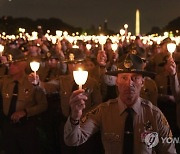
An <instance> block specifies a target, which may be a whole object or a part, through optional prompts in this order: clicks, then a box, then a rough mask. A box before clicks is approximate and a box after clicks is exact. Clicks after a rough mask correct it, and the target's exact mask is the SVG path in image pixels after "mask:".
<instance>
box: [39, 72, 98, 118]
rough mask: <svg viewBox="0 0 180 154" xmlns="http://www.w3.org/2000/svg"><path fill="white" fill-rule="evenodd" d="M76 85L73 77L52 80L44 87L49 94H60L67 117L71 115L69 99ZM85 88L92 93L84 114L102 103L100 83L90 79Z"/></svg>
mask: <svg viewBox="0 0 180 154" xmlns="http://www.w3.org/2000/svg"><path fill="white" fill-rule="evenodd" d="M73 84H74V79H73V76H72V75H64V76H60V77H59V78H58V79H57V80H52V81H50V82H47V83H43V86H44V88H45V90H46V92H47V93H51V92H59V93H60V98H61V109H62V113H63V115H64V116H65V117H68V116H69V114H70V106H69V99H70V96H71V94H72V87H73ZM83 88H84V89H85V88H90V89H92V90H93V91H92V93H91V94H90V95H89V96H88V100H87V101H86V108H85V110H84V112H87V111H89V110H90V109H91V108H92V107H94V106H96V105H98V104H100V102H102V98H101V93H100V87H99V84H98V82H97V81H96V80H95V79H93V78H91V77H88V79H87V81H86V83H85V84H84V85H83Z"/></svg>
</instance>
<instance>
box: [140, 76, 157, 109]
mask: <svg viewBox="0 0 180 154" xmlns="http://www.w3.org/2000/svg"><path fill="white" fill-rule="evenodd" d="M140 96H141V97H142V98H144V99H147V100H149V101H150V102H151V103H152V104H153V105H156V106H157V98H158V88H157V86H156V82H155V81H154V80H153V79H151V78H150V77H144V85H143V87H142V88H141V93H140Z"/></svg>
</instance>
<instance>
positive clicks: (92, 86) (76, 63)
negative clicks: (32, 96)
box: [30, 48, 102, 154]
mask: <svg viewBox="0 0 180 154" xmlns="http://www.w3.org/2000/svg"><path fill="white" fill-rule="evenodd" d="M84 58H85V55H84V54H83V52H82V51H81V50H79V49H75V48H72V49H70V50H69V51H68V54H67V57H66V59H65V60H64V62H66V63H67V64H68V74H67V75H62V76H60V77H58V78H57V79H54V80H51V81H49V82H40V86H41V87H43V88H44V90H45V91H46V93H49V94H50V93H52V92H58V93H59V95H60V114H61V122H60V131H59V132H60V142H61V143H60V144H61V153H63V154H64V153H67V154H71V153H73V154H74V153H83V151H84V150H85V149H87V148H89V149H90V150H89V153H92V151H91V150H95V151H96V150H99V149H97V148H95V149H93V146H90V147H91V148H90V147H89V145H86V144H84V145H83V147H82V148H70V147H68V146H66V145H65V144H64V139H63V132H64V124H65V122H66V120H67V118H68V116H69V115H70V106H69V99H70V96H71V94H72V91H73V90H76V89H78V85H77V84H76V83H75V82H74V78H73V71H74V70H77V68H78V67H81V68H83V67H84V64H83V61H84ZM83 69H84V68H83ZM31 77H32V78H33V74H31V75H30V78H31ZM83 88H84V89H86V92H87V97H88V98H89V100H88V101H86V105H87V108H86V110H84V111H83V114H85V113H86V112H88V111H89V110H90V109H91V108H94V107H95V106H97V105H98V104H99V103H100V102H101V101H102V99H101V94H100V88H99V84H98V82H97V81H96V80H95V79H94V78H92V77H88V79H87V82H86V83H85V84H84V85H83ZM95 138H97V137H96V136H95ZM96 140H97V139H92V141H91V142H90V143H88V144H93V145H95V146H96V143H97V142H96ZM93 142H94V143H93ZM97 153H99V152H97Z"/></svg>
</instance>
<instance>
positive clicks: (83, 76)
mask: <svg viewBox="0 0 180 154" xmlns="http://www.w3.org/2000/svg"><path fill="white" fill-rule="evenodd" d="M73 76H74V80H75V82H76V84H77V85H79V89H82V85H84V84H85V83H86V81H87V78H88V71H83V70H82V69H81V68H78V70H77V71H73Z"/></svg>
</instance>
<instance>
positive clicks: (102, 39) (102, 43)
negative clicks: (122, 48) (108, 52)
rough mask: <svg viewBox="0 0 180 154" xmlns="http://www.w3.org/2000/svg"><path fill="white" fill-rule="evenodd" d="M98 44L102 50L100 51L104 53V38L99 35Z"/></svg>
mask: <svg viewBox="0 0 180 154" xmlns="http://www.w3.org/2000/svg"><path fill="white" fill-rule="evenodd" d="M99 43H100V44H101V47H102V48H101V49H102V51H104V44H105V43H106V36H104V35H101V36H100V37H99Z"/></svg>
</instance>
